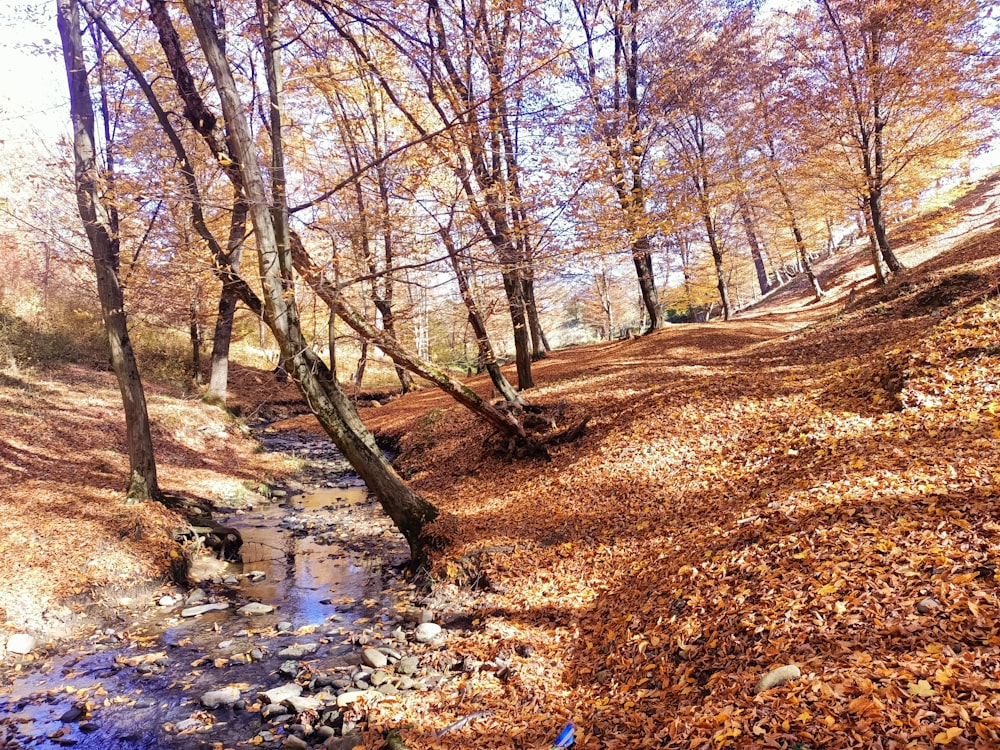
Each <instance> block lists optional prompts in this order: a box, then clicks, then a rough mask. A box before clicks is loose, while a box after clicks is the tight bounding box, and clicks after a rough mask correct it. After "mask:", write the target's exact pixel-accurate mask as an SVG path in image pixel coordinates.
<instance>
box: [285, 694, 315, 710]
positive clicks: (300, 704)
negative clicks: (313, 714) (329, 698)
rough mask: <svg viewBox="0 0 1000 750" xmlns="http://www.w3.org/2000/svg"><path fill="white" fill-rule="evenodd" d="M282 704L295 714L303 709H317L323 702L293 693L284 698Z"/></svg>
mask: <svg viewBox="0 0 1000 750" xmlns="http://www.w3.org/2000/svg"><path fill="white" fill-rule="evenodd" d="M284 704H285V705H286V706H288V707H289V708H290V709H292V710H293V711H294V712H295V713H297V714H301V713H303V712H305V711H318V710H319V709H320V708H321V707H322V706H323V702H322V701H320V700H319V699H317V698H310V697H309V696H306V695H293V696H291V697H289V698H285V700H284Z"/></svg>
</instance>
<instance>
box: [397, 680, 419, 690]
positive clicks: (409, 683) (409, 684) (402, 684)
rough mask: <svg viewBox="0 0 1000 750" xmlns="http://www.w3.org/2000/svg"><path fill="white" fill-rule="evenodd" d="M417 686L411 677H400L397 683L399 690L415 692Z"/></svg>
mask: <svg viewBox="0 0 1000 750" xmlns="http://www.w3.org/2000/svg"><path fill="white" fill-rule="evenodd" d="M416 686H417V683H416V682H414V681H413V679H412V678H410V677H400V678H399V680H398V681H397V682H396V687H397V688H398V689H399V690H413V688H415V687H416Z"/></svg>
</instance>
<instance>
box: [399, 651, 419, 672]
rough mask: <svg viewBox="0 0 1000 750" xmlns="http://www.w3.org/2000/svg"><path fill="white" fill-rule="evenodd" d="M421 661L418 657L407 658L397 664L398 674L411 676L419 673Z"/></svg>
mask: <svg viewBox="0 0 1000 750" xmlns="http://www.w3.org/2000/svg"><path fill="white" fill-rule="evenodd" d="M419 666H420V659H419V658H417V657H416V656H406V657H404V658H402V659H400V660H399V663H398V664H396V674H403V675H410V674H413V673H414V672H416V671H417V668H418V667H419Z"/></svg>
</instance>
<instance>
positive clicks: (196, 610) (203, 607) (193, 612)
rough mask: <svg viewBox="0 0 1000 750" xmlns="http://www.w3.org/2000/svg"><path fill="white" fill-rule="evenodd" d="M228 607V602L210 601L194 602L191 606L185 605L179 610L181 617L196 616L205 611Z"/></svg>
mask: <svg viewBox="0 0 1000 750" xmlns="http://www.w3.org/2000/svg"><path fill="white" fill-rule="evenodd" d="M223 609H229V602H212V603H210V604H196V605H195V606H193V607H185V608H184V609H182V610H181V617H197V616H198V615H203V614H205V613H206V612H214V611H216V610H223Z"/></svg>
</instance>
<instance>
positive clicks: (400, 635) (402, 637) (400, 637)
mask: <svg viewBox="0 0 1000 750" xmlns="http://www.w3.org/2000/svg"><path fill="white" fill-rule="evenodd" d="M392 637H393V638H395V639H396V640H397V641H399V642H400V643H406V632H405V631H404V630H403V629H402V628H396V629H395V630H393V631H392Z"/></svg>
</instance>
